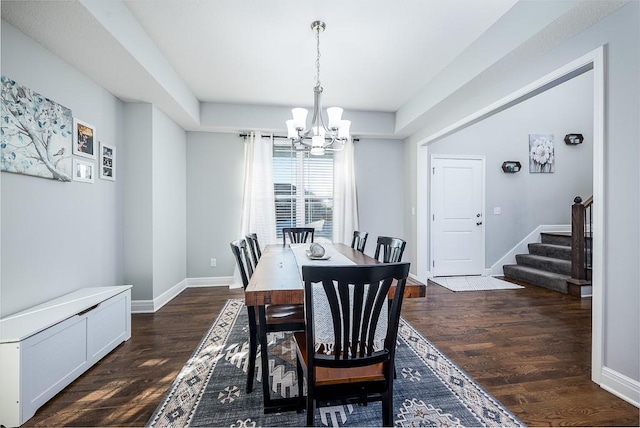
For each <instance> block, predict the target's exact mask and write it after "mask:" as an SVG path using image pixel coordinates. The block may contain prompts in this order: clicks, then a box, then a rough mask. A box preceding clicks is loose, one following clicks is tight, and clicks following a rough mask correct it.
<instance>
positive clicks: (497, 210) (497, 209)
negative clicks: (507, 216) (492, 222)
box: [493, 207, 502, 215]
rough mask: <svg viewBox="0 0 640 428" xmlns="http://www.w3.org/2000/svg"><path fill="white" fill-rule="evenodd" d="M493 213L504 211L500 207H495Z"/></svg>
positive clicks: (497, 213) (498, 213)
mask: <svg viewBox="0 0 640 428" xmlns="http://www.w3.org/2000/svg"><path fill="white" fill-rule="evenodd" d="M493 213H494V214H495V215H500V214H501V213H502V210H501V209H500V207H493Z"/></svg>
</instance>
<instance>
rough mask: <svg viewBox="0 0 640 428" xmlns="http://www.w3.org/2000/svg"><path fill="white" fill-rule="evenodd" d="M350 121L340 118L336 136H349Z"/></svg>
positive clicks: (347, 137)
mask: <svg viewBox="0 0 640 428" xmlns="http://www.w3.org/2000/svg"><path fill="white" fill-rule="evenodd" d="M350 128H351V121H350V120H341V121H340V129H339V130H338V138H345V139H349V138H351V135H350Z"/></svg>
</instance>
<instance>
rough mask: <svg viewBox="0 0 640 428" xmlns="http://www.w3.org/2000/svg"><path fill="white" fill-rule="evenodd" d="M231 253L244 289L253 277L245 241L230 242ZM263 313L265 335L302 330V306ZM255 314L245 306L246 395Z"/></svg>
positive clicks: (250, 384)
mask: <svg viewBox="0 0 640 428" xmlns="http://www.w3.org/2000/svg"><path fill="white" fill-rule="evenodd" d="M231 251H232V252H233V255H234V257H235V259H236V263H237V265H238V270H239V271H240V278H241V279H242V285H243V287H244V288H245V289H246V288H247V286H248V285H249V279H250V278H251V276H252V275H253V267H252V266H251V259H249V253H248V251H247V243H246V241H245V240H244V239H239V240H237V241H233V242H231ZM265 312H266V320H267V322H266V329H267V333H272V332H277V331H298V330H299V331H302V330H304V305H266V306H265ZM257 313H258V311H257V307H254V306H247V314H248V316H249V356H248V360H249V361H248V369H247V387H246V389H247V393H250V392H251V391H252V390H253V378H254V377H255V369H256V355H257V353H258V325H259V324H258V319H259V317H258V314H257ZM263 352H266V350H263Z"/></svg>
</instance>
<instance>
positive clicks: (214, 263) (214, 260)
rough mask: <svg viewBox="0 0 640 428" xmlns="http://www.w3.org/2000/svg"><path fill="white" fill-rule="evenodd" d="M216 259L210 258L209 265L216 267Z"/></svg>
mask: <svg viewBox="0 0 640 428" xmlns="http://www.w3.org/2000/svg"><path fill="white" fill-rule="evenodd" d="M216 264H217V262H216V259H211V267H216Z"/></svg>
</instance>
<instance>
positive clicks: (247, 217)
mask: <svg viewBox="0 0 640 428" xmlns="http://www.w3.org/2000/svg"><path fill="white" fill-rule="evenodd" d="M272 153H273V137H269V136H266V137H263V136H262V135H261V134H260V133H254V132H252V133H250V134H249V135H248V136H246V137H245V139H244V190H243V196H242V219H241V221H240V236H239V237H241V238H242V239H244V237H245V236H246V235H248V234H249V233H256V234H257V235H258V242H259V243H260V247H264V246H265V245H267V244H275V243H276V208H275V203H274V199H275V195H274V192H273V163H272V159H271V157H272ZM229 287H230V288H239V287H242V279H241V278H240V270H239V269H238V266H237V265H236V267H235V269H234V271H233V283H232V284H230V285H229Z"/></svg>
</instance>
